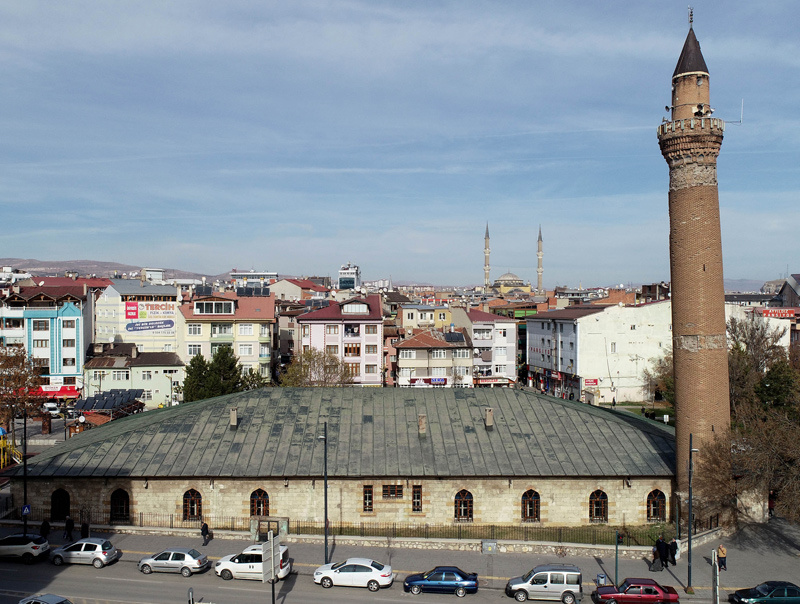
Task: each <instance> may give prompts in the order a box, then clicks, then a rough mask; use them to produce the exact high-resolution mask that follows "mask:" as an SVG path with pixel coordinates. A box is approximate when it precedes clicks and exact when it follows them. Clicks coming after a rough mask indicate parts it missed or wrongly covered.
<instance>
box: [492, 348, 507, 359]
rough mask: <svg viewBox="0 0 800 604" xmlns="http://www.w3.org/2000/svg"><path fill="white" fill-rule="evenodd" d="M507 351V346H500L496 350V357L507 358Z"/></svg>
mask: <svg viewBox="0 0 800 604" xmlns="http://www.w3.org/2000/svg"><path fill="white" fill-rule="evenodd" d="M507 350H508V349H507V348H506V347H505V346H498V347H497V348H495V349H494V356H496V357H500V358H505V356H506V354H507Z"/></svg>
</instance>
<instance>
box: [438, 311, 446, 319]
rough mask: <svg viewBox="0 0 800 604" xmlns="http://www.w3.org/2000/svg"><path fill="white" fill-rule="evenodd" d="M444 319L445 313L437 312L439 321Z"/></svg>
mask: <svg viewBox="0 0 800 604" xmlns="http://www.w3.org/2000/svg"><path fill="white" fill-rule="evenodd" d="M446 319H447V315H446V314H445V313H443V312H440V313H439V320H440V321H444V320H446Z"/></svg>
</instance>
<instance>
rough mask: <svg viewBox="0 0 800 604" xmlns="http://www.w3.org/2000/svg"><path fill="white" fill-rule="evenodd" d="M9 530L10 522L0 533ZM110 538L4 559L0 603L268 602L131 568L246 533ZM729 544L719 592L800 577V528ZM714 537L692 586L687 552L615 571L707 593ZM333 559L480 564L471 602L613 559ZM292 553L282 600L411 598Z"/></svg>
mask: <svg viewBox="0 0 800 604" xmlns="http://www.w3.org/2000/svg"><path fill="white" fill-rule="evenodd" d="M9 532H12V529H11V528H9V527H3V528H2V529H1V530H0V533H2V534H8V533H9ZM51 537H53V539H52V542H53V543H54V544H60V543H61V541H62V540H61V539H60V537H61V536H60V535H58V534H56V535H51ZM111 539H112V541H113V542H114V543H115V545H116V546H117V547H118V548H120V549H121V550H122V551H123V552H124V556H123V558H122V560H120V561H119V562H118V563H117V564H115V565H112V566H110V567H108V568H105V569H102V570H99V571H98V570H95V569H93V568H91V567H83V566H80V567H77V566H64V567H58V568H57V567H54V566H52V565H50V564H48V563H42V564H36V565H34V566H30V567H29V566H23V565H21V564H17V563H13V562H0V604H6V603H10V602H17V601H18V599H19V598H21V597H22V595H23V594H29V593H33V592H37V593H41V592H42V591H58V590H61V591H60V592H59V593H63V594H65V595H68V596H72V597H74V599H75V601H76V604H95V603H98V602H119V603H121V602H136V603H139V602H152V603H161V602H163V603H167V602H185V601H186V593H187V589H188V588H189V587H192V588H194V590H195V597H196V599H197V600H198V601H201V599H202V601H203V602H204V603H206V604H207V603H209V602H216V603H218V604H224V603H225V602H245V603H249V602H265V601H267V602H268V601H270V599H271V598H270V592H269V586H268V585H262V584H260V583H257V582H252V581H229V582H227V581H222V580H221V579H219V578H218V577H216V575H215V574H214V572H213V570H212V571H209V572H207V573H205V574H203V575H198V576H195V577H192V578H190V579H184V578H183V577H180V576H179V575H174V576H173V575H150V576H149V577H146V576H144V575H141V574H140V573H139V572H138V571H137V570H136V565H135V564H136V562H137V561H138V559H139V558H140V557H141V556H143V555H145V554H151V553H154V552H156V551H158V550H160V549H161V548H163V547H165V546H167V545H184V546H193V547H196V548H197V549H199V550H203V551H205V553H207V554H208V556H209V557H210V558H212V560H214V559H218V558H220V557H221V556H224V555H226V554H231V553H236V552H238V551H241V549H243V548H244V547H245V546H247V545H248V544H249V542H248V541H247V540H246V539H238V540H227V539H219V538H217V539H214V540H213V541H211V543H209V545H208V546H207V547H202V546H201V543H202V541H201V539H200V538H199V535H197V536H196V537H195V536H192V535H191V534H190V535H187V536H185V537H166V536H160V535H114V536H111ZM725 543H726V545H727V547H728V568H729V569H730V570H729V571H728V572H723V573H722V574H721V578H720V585H721V592H722V594H723V597H724V596H725V595H726V594H727V593H728V592H730V591H733V590H735V589H740V588H744V587H752V586H753V585H756V584H758V583H759V582H761V581H764V580H767V579H784V580H789V581H793V582H795V583H799V584H800V557H798V556H799V555H800V529H798V527H795V526H792V525H790V524H788V523H786V522H783V521H781V520H779V519H774V520H773V521H772V522H770V523H769V524H768V525H764V526H752V527H747V528H744V529H742V530H741V531H739V532H738V533H737V534H735V535H733V536H732V537H730V538H727V539H726V540H725ZM715 546H716V544H708V545H705V546H701V547H699V548H696V549H695V551H694V556H693V565H692V578H693V581H692V583H693V586H694V588H695V590H696V593H695V594H694V595H693V596H689V595H686V594H683V588H684V587H685V586H686V579H687V561H686V557H685V553H684V556H683V557H682V559H681V560H680V561H679V564H678V566H677V567H670V568H669V569H667V570H665V571H663V572H660V573H650V572H649V571H648V566H647V563H646V562H645V561H644V560H625V559H621V560H620V561H619V571H618V573H619V579H620V580H621V579H623V578H625V577H629V576H631V577H636V576H639V577H641V576H651V577H653V578H654V579H656V580H657V581H659V582H661V583H664V584H667V585H673V586H675V587H676V589H678V590H679V592H680V593H681V594H682V596H681V597H682V599H683V600H687V601H692V602H710V601H711V589H710V586H711V567H710V560H711V550H712V549H713V547H715ZM330 553H331V558H332V559H333V560H340V559H343V558H346V557H349V556H366V557H371V558H374V559H376V560H380V561H381V562H385V563H389V564H391V565H392V567H393V569H394V570H395V571H396V572H397V573H398V578H399V579H402V578H403V577H404V576H405V575H406V574H409V573H411V572H417V571H423V570H427V569H429V568H431V567H433V566H436V565H437V564H455V565H457V566H460V567H462V568H463V569H464V570H467V571H471V572H477V573H478V574H479V576H480V578H481V591H480V592H479V593H478V595H477V596H470V597H469V601H470V602H474V603H475V604H477V602H484V601H485V602H488V601H491V602H495V603H499V602H512V600H510V599H508V598H506V596H505V594H504V593H503V591H502V588H503V586H504V585H505V582H506V580H507V579H508V577H511V576H515V575H519V574H522V573H524V572H526V571H527V570H529V569H530V568H532V567H533V566H535V565H536V564H540V563H544V562H569V563H572V564H577V565H578V566H579V567H580V568H581V569H582V570H583V574H584V593H585V597H586V600H584V604H587V603H588V602H590V600H589V599H588V595H589V593H590V592H591V589H592V584H591V581H592V580H593V579H594V578H595V576H596V575H597V574H598V573H604V574H606V575H607V576H608V577H609V579H610V580H612V581H613V579H614V575H615V561H614V559H613V557H612V558H592V557H572V556H570V557H567V558H560V559H559V558H556V559H552V558H548V557H544V556H533V555H522V554H492V555H485V554H478V553H472V552H448V551H438V550H430V551H429V550H405V549H398V548H392V547H390V548H365V547H354V546H342V545H336V544H333V543H332V544H331V548H330ZM289 554H290V557H291V558H292V560H293V568H294V571H293V574H292V575H291V576H290V578H289V579H288V580H286V581H284V582H281V583H280V584H279V587H278V591H277V594H278V602H284V601H289V602H298V603H302V602H306V601H308V602H312V601H314V602H317V601H318V600H319V599H320V598H324V599H325V600H326V601H333V602H337V601H338V600H341V601H342V602H350V601H360V600H362V599H363V600H364V601H365V602H373V601H382V600H388V601H397V600H399V599H401V598H412V596H410V595H408V594H404V593H403V592H402V585H401V584H400V583H399V581H398V582H397V583H396V584H395V585H394V586H393V587H392V588H390V589H388V590H382V591H381V592H379V593H378V594H371V593H369V592H367V591H366V590H363V592H362V590H355V589H347V588H338V589H337V588H334V589H333V590H331V591H324V592H323V591H322V588H320V587H318V586H316V585H314V584H313V582H312V580H311V574H312V573H313V569H314V568H316V567H317V566H318V565H319V564H321V563H322V558H323V556H324V550H323V547H322V546H320V545H311V544H297V543H293V544H290V546H289ZM443 597H445V596H419V597H417V598H414V602H415V603H419V604H426V603H427V602H437V601H441V599H442V598H443Z"/></svg>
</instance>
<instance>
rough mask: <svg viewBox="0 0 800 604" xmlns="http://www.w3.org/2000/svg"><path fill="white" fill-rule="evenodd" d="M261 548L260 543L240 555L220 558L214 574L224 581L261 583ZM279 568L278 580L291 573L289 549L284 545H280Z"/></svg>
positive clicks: (247, 548) (249, 547)
mask: <svg viewBox="0 0 800 604" xmlns="http://www.w3.org/2000/svg"><path fill="white" fill-rule="evenodd" d="M261 548H262V545H261V544H260V543H256V544H255V545H250V546H248V547H246V548H244V551H243V552H242V553H241V554H232V555H230V556H224V557H222V558H220V559H219V560H218V561H217V563H216V565H215V566H214V572H215V573H217V576H218V577H222V578H223V579H225V580H226V581H228V580H229V579H254V580H257V581H261V571H262V568H263V565H262V562H261ZM280 554H281V561H280V568H279V570H278V579H283V578H284V577H286V575H288V574H289V573H290V572H291V571H292V562H291V560H289V548H288V546H286V545H283V544H281V545H280Z"/></svg>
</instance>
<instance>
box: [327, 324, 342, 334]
mask: <svg viewBox="0 0 800 604" xmlns="http://www.w3.org/2000/svg"><path fill="white" fill-rule="evenodd" d="M325 333H326V335H329V336H338V335H339V326H338V325H326V326H325Z"/></svg>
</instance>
